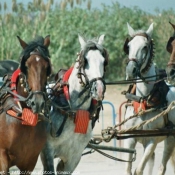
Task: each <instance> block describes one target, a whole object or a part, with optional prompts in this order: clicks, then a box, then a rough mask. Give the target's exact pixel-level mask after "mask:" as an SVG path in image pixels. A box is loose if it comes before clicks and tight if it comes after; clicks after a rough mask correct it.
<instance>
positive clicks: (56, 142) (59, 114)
mask: <svg viewBox="0 0 175 175" xmlns="http://www.w3.org/2000/svg"><path fill="white" fill-rule="evenodd" d="M103 41H104V35H101V36H100V37H99V39H97V40H96V39H93V40H88V41H86V40H85V39H84V38H83V37H82V36H80V35H79V42H80V45H81V52H80V54H79V55H78V58H77V60H76V63H75V65H74V66H73V67H72V68H71V69H69V70H68V71H67V72H66V73H65V74H64V77H63V80H62V85H60V86H59V85H56V86H59V87H62V86H63V91H64V94H62V93H59V92H57V93H58V95H57V96H53V97H52V103H53V107H52V108H53V109H52V111H51V113H50V116H51V121H52V126H51V127H50V126H48V136H47V142H46V144H45V147H44V149H43V150H42V152H41V160H42V163H43V166H44V172H46V173H44V174H47V172H52V173H53V174H55V173H54V172H55V168H54V162H53V161H54V158H60V159H61V161H60V162H58V165H57V168H56V171H57V174H59V175H61V174H72V172H73V171H74V170H75V168H76V166H77V165H78V163H79V161H80V159H81V155H82V152H83V150H84V149H85V147H86V146H87V144H88V142H89V141H90V139H91V136H92V135H91V134H92V129H93V127H94V124H95V121H96V120H97V118H98V113H99V109H100V108H101V104H102V100H103V98H104V92H105V82H104V72H105V66H106V65H107V63H108V54H107V51H106V50H105V49H104V47H103V46H102V44H103ZM65 77H67V78H65ZM67 84H68V86H67ZM56 89H57V88H56ZM58 89H59V88H58ZM50 130H52V134H54V135H56V137H52V135H51V134H50V132H49V131H50ZM53 131H56V132H55V133H54V132H53Z"/></svg>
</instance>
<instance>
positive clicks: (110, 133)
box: [98, 101, 175, 142]
mask: <svg viewBox="0 0 175 175" xmlns="http://www.w3.org/2000/svg"><path fill="white" fill-rule="evenodd" d="M174 108H175V101H172V102H171V103H170V104H169V106H168V107H167V109H166V110H164V111H162V112H161V113H160V114H158V115H156V116H155V117H153V118H151V119H149V120H145V121H143V122H142V123H140V124H139V125H136V126H133V127H131V128H128V129H122V130H116V129H115V128H116V127H117V126H120V125H122V124H123V123H125V122H126V121H128V120H129V119H131V118H134V117H138V116H139V115H143V114H145V113H148V112H151V111H153V110H155V109H154V108H152V109H149V110H146V111H141V112H139V113H137V114H135V115H133V116H130V117H129V118H128V119H126V120H124V121H123V122H121V123H119V124H118V125H115V126H114V127H113V128H112V127H108V128H107V129H104V130H102V138H101V140H103V141H105V142H110V141H111V139H112V138H114V137H115V136H116V135H117V134H125V133H126V132H128V131H134V130H137V129H138V128H140V127H142V126H143V125H147V124H149V123H151V122H153V121H155V120H156V119H158V118H159V117H162V116H164V115H166V114H167V113H168V112H169V111H171V110H172V109H174ZM98 139H99V138H98Z"/></svg>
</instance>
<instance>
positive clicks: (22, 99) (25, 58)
mask: <svg viewBox="0 0 175 175" xmlns="http://www.w3.org/2000/svg"><path fill="white" fill-rule="evenodd" d="M18 39H19V42H20V44H21V46H22V48H23V51H22V53H21V63H20V68H19V69H17V70H16V71H15V72H14V73H13V75H12V76H11V77H10V76H6V77H5V78H4V81H5V83H4V85H3V86H2V87H1V90H0V104H1V106H0V174H3V175H7V174H10V172H9V168H10V167H12V166H14V165H16V166H17V167H18V168H19V170H20V174H26V175H27V174H31V172H32V171H33V169H34V167H35V164H36V162H37V159H38V155H39V153H40V151H41V149H42V148H43V145H44V143H45V141H46V131H45V126H46V124H45V122H44V121H42V120H41V119H40V116H41V115H40V114H41V113H42V116H43V113H44V110H45V107H46V103H45V101H46V95H45V86H46V83H47V77H48V76H49V75H50V73H51V65H50V60H49V51H48V46H49V45H50V37H49V36H47V37H45V38H43V37H38V38H36V39H35V40H34V41H31V42H30V43H28V44H27V43H26V42H25V41H23V40H22V39H21V38H20V37H18ZM24 111H25V112H24ZM26 112H27V113H26ZM39 119H40V120H39Z"/></svg>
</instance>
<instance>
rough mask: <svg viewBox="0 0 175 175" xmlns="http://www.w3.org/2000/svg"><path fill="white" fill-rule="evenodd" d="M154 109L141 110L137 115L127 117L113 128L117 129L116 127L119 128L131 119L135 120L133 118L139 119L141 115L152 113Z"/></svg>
mask: <svg viewBox="0 0 175 175" xmlns="http://www.w3.org/2000/svg"><path fill="white" fill-rule="evenodd" d="M155 110H156V108H151V109H147V110H141V111H139V112H138V113H137V114H134V115H132V116H130V117H128V118H127V119H125V120H123V121H122V122H120V123H119V124H117V125H115V126H114V128H117V127H118V126H121V125H123V124H124V123H126V122H127V121H128V120H130V119H132V118H135V117H140V116H141V115H143V114H146V113H149V112H152V111H155Z"/></svg>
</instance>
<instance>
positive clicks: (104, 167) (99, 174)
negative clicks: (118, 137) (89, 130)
mask: <svg viewBox="0 0 175 175" xmlns="http://www.w3.org/2000/svg"><path fill="white" fill-rule="evenodd" d="M127 87H128V86H127V85H124V86H118V85H116V86H114V85H110V86H107V91H106V94H105V99H104V102H105V104H104V105H103V107H104V110H103V112H102V113H101V115H100V119H99V122H98V123H97V124H96V126H95V128H94V131H93V134H94V135H100V134H101V129H105V128H107V127H108V126H113V125H114V119H115V122H118V121H119V107H120V105H121V103H123V102H124V101H125V100H126V99H125V96H124V95H121V92H122V91H123V90H127ZM114 114H115V115H116V118H115V115H114ZM123 114H124V107H122V115H123ZM104 145H108V146H115V145H116V146H117V147H123V143H122V141H115V140H112V141H111V142H110V143H104ZM87 151H89V149H86V150H85V151H84V152H87ZM162 151H163V142H161V143H160V144H158V146H157V148H156V151H155V153H156V154H155V155H156V156H155V159H156V161H155V166H154V171H153V175H155V174H157V172H158V168H159V164H160V162H161V158H162ZM105 152H106V153H108V154H110V155H112V156H115V157H118V158H124V154H125V153H120V152H110V151H105ZM136 152H137V155H136V161H134V162H133V170H134V169H135V168H136V167H137V164H138V163H139V161H140V159H141V156H142V154H143V148H142V145H141V144H137V146H136ZM56 163H57V159H56V160H55V165H56ZM124 167H125V163H123V162H119V161H114V160H111V159H109V158H106V157H104V156H103V155H101V154H99V153H97V152H94V153H92V154H87V155H85V156H82V158H81V161H80V163H79V165H78V166H77V168H76V170H75V173H74V175H75V174H77V175H124ZM11 170H12V171H14V170H17V169H16V167H13V168H11ZM41 171H42V164H41V161H40V158H39V159H38V162H37V165H36V167H35V170H34V172H33V173H32V175H36V174H41V173H40V172H41ZM172 174H173V168H172V166H171V164H170V163H169V162H168V167H167V172H166V175H172ZM144 175H149V174H148V171H147V167H146V169H145V171H144Z"/></svg>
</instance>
